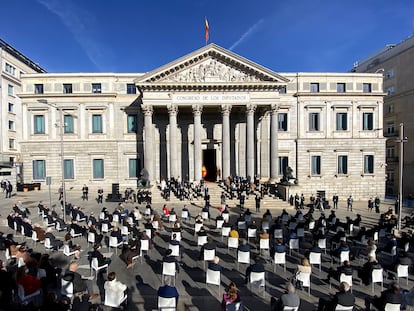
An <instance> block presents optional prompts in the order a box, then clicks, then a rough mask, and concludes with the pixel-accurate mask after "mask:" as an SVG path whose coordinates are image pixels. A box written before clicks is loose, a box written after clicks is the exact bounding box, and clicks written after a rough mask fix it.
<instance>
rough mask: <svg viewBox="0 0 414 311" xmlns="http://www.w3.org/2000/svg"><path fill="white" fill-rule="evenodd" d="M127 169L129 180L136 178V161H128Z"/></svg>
mask: <svg viewBox="0 0 414 311" xmlns="http://www.w3.org/2000/svg"><path fill="white" fill-rule="evenodd" d="M128 168H129V178H135V177H138V172H137V159H129V160H128Z"/></svg>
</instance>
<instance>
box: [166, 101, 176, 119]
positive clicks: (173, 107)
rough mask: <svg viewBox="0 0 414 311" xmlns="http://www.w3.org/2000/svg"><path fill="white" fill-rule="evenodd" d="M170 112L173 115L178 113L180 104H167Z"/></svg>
mask: <svg viewBox="0 0 414 311" xmlns="http://www.w3.org/2000/svg"><path fill="white" fill-rule="evenodd" d="M167 109H168V113H169V114H170V116H171V115H177V113H178V106H177V105H174V104H168V105H167Z"/></svg>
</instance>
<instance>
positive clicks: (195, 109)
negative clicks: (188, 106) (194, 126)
mask: <svg viewBox="0 0 414 311" xmlns="http://www.w3.org/2000/svg"><path fill="white" fill-rule="evenodd" d="M192 108H193V114H194V115H195V116H199V115H201V113H202V112H203V105H200V104H194V105H192Z"/></svg>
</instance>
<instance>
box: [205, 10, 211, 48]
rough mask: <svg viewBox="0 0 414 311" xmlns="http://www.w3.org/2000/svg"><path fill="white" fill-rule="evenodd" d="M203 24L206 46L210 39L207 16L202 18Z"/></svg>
mask: <svg viewBox="0 0 414 311" xmlns="http://www.w3.org/2000/svg"><path fill="white" fill-rule="evenodd" d="M204 24H205V30H206V45H207V43H208V40H209V39H210V36H209V26H208V20H207V16H204Z"/></svg>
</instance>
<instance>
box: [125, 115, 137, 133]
mask: <svg viewBox="0 0 414 311" xmlns="http://www.w3.org/2000/svg"><path fill="white" fill-rule="evenodd" d="M127 127H128V133H136V132H137V116H136V115H134V114H129V115H128V117H127Z"/></svg>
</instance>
